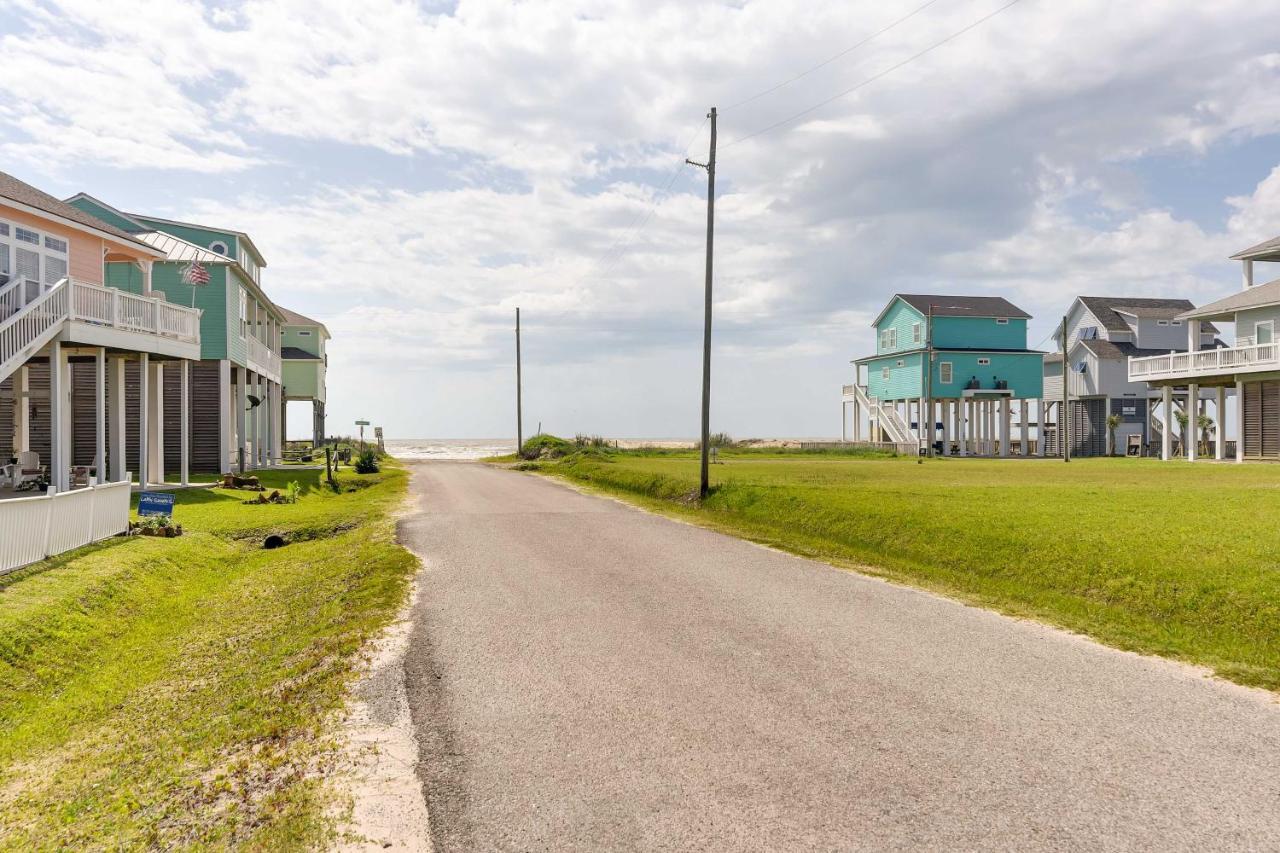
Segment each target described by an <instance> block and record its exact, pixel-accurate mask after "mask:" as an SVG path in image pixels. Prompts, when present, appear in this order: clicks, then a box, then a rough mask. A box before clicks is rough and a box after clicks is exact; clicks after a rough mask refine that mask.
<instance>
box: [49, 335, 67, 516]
mask: <svg viewBox="0 0 1280 853" xmlns="http://www.w3.org/2000/svg"><path fill="white" fill-rule="evenodd" d="M65 364H66V358H65V357H64V356H63V354H62V343H61V342H60V341H56V340H55V341H54V342H53V343H51V344H49V432H50V435H49V485H51V486H53V487H54V489H56V490H57V491H59V492H65V491H66V490H67V454H66V443H65V442H66V437H67V436H66V430H65V428H64V425H65V418H64V415H65V413H66V403H65V400H64V398H65V397H66V393H67V389H66V375H67V374H66V371H65V370H64V369H63V367H64V366H65Z"/></svg>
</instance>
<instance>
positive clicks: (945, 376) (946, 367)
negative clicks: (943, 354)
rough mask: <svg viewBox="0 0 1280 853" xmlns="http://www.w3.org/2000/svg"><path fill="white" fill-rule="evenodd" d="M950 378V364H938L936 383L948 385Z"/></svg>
mask: <svg viewBox="0 0 1280 853" xmlns="http://www.w3.org/2000/svg"><path fill="white" fill-rule="evenodd" d="M951 377H952V369H951V362H949V361H944V362H940V363H939V364H938V381H939V382H941V383H942V384H943V385H950V384H951Z"/></svg>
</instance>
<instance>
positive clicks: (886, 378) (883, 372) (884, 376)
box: [880, 367, 889, 382]
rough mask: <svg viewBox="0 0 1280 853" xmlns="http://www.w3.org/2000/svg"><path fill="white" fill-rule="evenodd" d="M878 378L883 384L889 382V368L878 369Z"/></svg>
mask: <svg viewBox="0 0 1280 853" xmlns="http://www.w3.org/2000/svg"><path fill="white" fill-rule="evenodd" d="M880 378H881V379H883V380H884V381H885V382H888V381H889V368H887V367H882V368H880Z"/></svg>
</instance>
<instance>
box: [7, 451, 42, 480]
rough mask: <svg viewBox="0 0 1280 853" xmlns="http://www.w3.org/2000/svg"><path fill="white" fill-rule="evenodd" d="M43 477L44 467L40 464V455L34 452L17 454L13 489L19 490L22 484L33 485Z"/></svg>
mask: <svg viewBox="0 0 1280 853" xmlns="http://www.w3.org/2000/svg"><path fill="white" fill-rule="evenodd" d="M43 477H44V466H43V465H41V464H40V454H39V453H36V452H35V451H34V450H24V451H22V452H21V453H19V454H18V464H17V465H16V466H15V468H14V472H13V487H14V488H15V489H18V488H21V487H22V485H23V484H24V483H34V482H36V481H37V480H40V479H42V478H43Z"/></svg>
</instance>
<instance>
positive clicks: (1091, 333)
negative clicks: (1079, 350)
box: [1076, 326, 1098, 341]
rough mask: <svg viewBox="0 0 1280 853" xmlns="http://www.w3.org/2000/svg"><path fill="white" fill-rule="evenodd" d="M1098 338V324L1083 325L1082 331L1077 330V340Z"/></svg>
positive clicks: (1094, 339)
mask: <svg viewBox="0 0 1280 853" xmlns="http://www.w3.org/2000/svg"><path fill="white" fill-rule="evenodd" d="M1097 339H1098V327H1097V326H1081V327H1080V331H1078V332H1076V340H1078V341H1096V340H1097Z"/></svg>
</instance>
